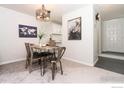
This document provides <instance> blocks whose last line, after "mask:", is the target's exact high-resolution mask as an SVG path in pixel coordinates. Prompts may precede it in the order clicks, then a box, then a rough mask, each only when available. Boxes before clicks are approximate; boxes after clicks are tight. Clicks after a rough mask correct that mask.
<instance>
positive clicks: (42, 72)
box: [40, 58, 44, 76]
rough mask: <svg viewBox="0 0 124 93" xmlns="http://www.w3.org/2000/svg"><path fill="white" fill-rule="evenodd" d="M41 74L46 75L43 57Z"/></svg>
mask: <svg viewBox="0 0 124 93" xmlns="http://www.w3.org/2000/svg"><path fill="white" fill-rule="evenodd" d="M40 67H41V76H43V75H44V58H43V60H42V61H41V66H40Z"/></svg>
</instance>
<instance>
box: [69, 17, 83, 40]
mask: <svg viewBox="0 0 124 93" xmlns="http://www.w3.org/2000/svg"><path fill="white" fill-rule="evenodd" d="M68 40H81V17H77V18H74V19H71V20H68Z"/></svg>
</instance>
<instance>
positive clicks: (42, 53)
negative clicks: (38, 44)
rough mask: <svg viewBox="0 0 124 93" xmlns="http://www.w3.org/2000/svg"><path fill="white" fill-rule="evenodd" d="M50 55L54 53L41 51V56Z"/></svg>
mask: <svg viewBox="0 0 124 93" xmlns="http://www.w3.org/2000/svg"><path fill="white" fill-rule="evenodd" d="M50 55H53V53H50V52H41V53H40V56H50Z"/></svg>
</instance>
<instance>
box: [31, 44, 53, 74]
mask: <svg viewBox="0 0 124 93" xmlns="http://www.w3.org/2000/svg"><path fill="white" fill-rule="evenodd" d="M29 49H30V58H29V60H30V61H29V73H31V72H32V64H33V62H35V61H38V62H39V61H40V67H41V70H43V71H41V72H42V73H41V75H42V76H43V75H44V69H43V68H44V63H45V61H46V59H47V57H48V56H52V53H50V52H47V51H42V49H39V48H37V47H33V46H32V45H30V44H29ZM36 50H38V51H36Z"/></svg>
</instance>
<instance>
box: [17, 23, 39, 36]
mask: <svg viewBox="0 0 124 93" xmlns="http://www.w3.org/2000/svg"><path fill="white" fill-rule="evenodd" d="M18 27H19V37H23V38H36V37H37V27H34V26H27V25H21V24H19V26H18Z"/></svg>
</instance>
